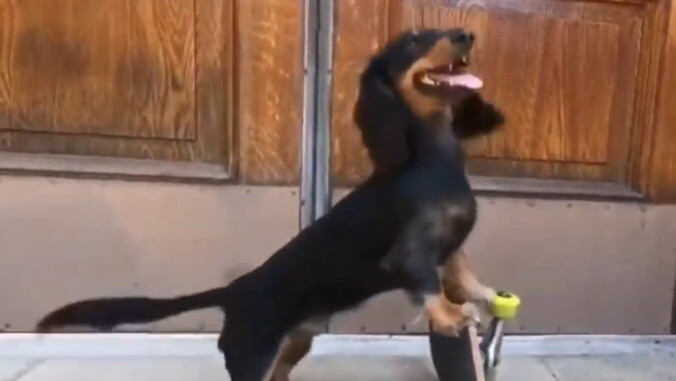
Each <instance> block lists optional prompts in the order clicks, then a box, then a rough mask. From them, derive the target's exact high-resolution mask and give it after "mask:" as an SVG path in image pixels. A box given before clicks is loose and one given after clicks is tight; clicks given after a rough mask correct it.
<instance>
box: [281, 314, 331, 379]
mask: <svg viewBox="0 0 676 381" xmlns="http://www.w3.org/2000/svg"><path fill="white" fill-rule="evenodd" d="M327 322H328V319H327V318H324V317H316V318H312V319H309V320H308V321H306V322H304V323H302V324H301V325H300V326H299V327H298V328H296V329H294V330H292V331H291V332H290V333H289V334H288V335H287V336H286V340H285V342H284V345H283V346H282V349H281V351H280V352H279V355H278V356H277V360H276V361H275V366H274V368H273V371H272V374H271V375H270V378H269V379H268V381H289V375H290V374H291V371H292V370H293V369H294V368H295V367H296V365H298V363H299V362H300V360H302V359H303V358H304V357H305V356H306V355H307V354H308V353H310V350H311V349H312V341H313V340H314V337H315V336H316V335H318V334H320V333H322V332H324V331H325V328H326V324H327Z"/></svg>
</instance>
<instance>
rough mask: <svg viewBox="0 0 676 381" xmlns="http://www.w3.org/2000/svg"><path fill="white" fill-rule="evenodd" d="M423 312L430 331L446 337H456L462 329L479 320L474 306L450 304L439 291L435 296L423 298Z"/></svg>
mask: <svg viewBox="0 0 676 381" xmlns="http://www.w3.org/2000/svg"><path fill="white" fill-rule="evenodd" d="M425 312H426V314H427V317H428V318H429V320H430V323H431V324H432V329H433V330H434V331H435V332H439V333H441V334H443V335H448V336H458V335H459V334H460V330H461V329H462V328H464V327H465V326H467V325H470V324H475V323H477V322H478V319H479V311H478V310H477V308H476V306H475V305H474V304H472V303H464V304H456V303H452V302H451V301H449V300H448V299H447V298H446V297H444V295H443V293H442V292H441V290H440V291H439V294H437V295H427V296H425Z"/></svg>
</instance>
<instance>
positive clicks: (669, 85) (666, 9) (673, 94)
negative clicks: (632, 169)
mask: <svg viewBox="0 0 676 381" xmlns="http://www.w3.org/2000/svg"><path fill="white" fill-rule="evenodd" d="M661 10H662V13H663V14H664V19H665V22H666V23H668V24H667V27H666V31H665V32H666V33H665V36H664V39H661V40H658V41H657V43H656V45H657V46H659V47H664V50H663V52H662V53H663V55H662V59H663V61H662V65H661V68H660V69H661V70H659V76H658V77H657V79H656V81H655V82H656V83H658V84H659V93H658V97H657V104H656V108H657V112H656V115H655V120H654V122H655V124H654V127H653V129H651V130H650V131H649V133H646V134H645V135H646V136H644V139H643V155H642V157H641V162H640V166H639V170H638V173H637V176H638V178H639V182H640V184H641V186H642V187H643V188H645V189H646V190H647V193H648V195H649V196H650V198H651V199H652V200H655V201H657V202H665V203H675V202H676V127H675V126H676V7H675V6H674V4H673V3H672V4H669V3H668V2H666V1H665V2H663V4H661ZM674 298H675V299H674V326H675V327H676V294H675V296H674ZM675 329H676V328H675Z"/></svg>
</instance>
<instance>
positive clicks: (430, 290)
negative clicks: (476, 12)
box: [37, 29, 503, 381]
mask: <svg viewBox="0 0 676 381" xmlns="http://www.w3.org/2000/svg"><path fill="white" fill-rule="evenodd" d="M473 40H474V36H473V35H472V34H471V33H469V32H467V31H465V30H462V29H451V30H436V29H434V30H432V29H431V30H424V31H409V32H404V33H402V34H401V35H400V36H399V37H398V38H396V39H394V40H393V41H391V42H390V43H388V44H387V45H386V46H384V47H383V48H382V49H381V51H379V52H378V53H377V54H376V55H375V56H374V57H373V58H372V59H371V61H370V62H369V65H368V67H367V68H366V70H365V71H364V73H363V75H362V77H361V88H360V96H359V99H358V101H357V105H356V107H355V121H356V124H357V125H358V127H359V128H360V130H361V133H362V136H363V140H364V144H365V146H366V147H367V150H369V153H370V156H371V159H372V161H373V162H374V168H375V170H374V173H373V174H372V175H371V176H370V177H369V178H368V179H366V181H364V182H363V183H362V184H360V185H359V186H358V187H356V188H355V189H354V190H353V191H352V192H351V193H350V194H348V195H347V196H346V197H345V198H343V199H342V200H341V201H340V202H338V203H337V204H336V205H335V206H334V207H333V208H332V209H331V210H330V211H329V212H328V213H327V214H325V215H324V216H322V217H321V218H319V219H318V220H317V221H315V222H314V223H313V224H312V225H310V226H309V227H307V228H305V229H303V230H301V231H300V232H299V233H298V234H297V235H296V236H295V237H294V238H292V239H291V240H290V241H289V242H288V243H286V244H285V245H284V246H283V247H281V248H280V249H279V250H277V251H276V252H275V253H274V254H273V255H272V256H271V257H270V258H268V259H267V260H266V261H265V262H264V263H262V264H261V265H260V266H258V267H257V268H255V269H253V270H252V271H250V272H248V273H246V274H244V275H242V276H240V277H239V278H237V279H235V280H233V281H232V282H231V283H230V284H229V285H227V286H225V287H220V288H215V289H211V290H207V291H203V292H199V293H196V294H190V295H185V296H179V297H174V298H166V299H152V298H148V297H119V298H99V299H89V300H83V301H79V302H75V303H71V304H68V305H66V306H63V307H61V308H59V309H57V310H55V311H53V312H51V313H49V314H47V315H46V316H45V317H44V318H42V319H41V320H40V321H39V323H38V325H37V331H38V332H50V331H53V330H55V329H57V328H60V327H64V326H73V325H75V326H77V325H79V326H90V327H93V328H95V329H99V330H111V329H113V328H114V327H116V326H118V325H120V324H125V323H147V322H151V321H157V320H160V319H164V318H166V317H169V316H172V315H176V314H179V313H182V312H186V311H190V310H196V309H202V308H209V307H219V308H221V309H222V310H223V311H224V313H225V316H226V318H225V321H224V326H223V329H222V331H221V333H220V336H219V339H218V348H219V350H220V351H221V352H222V354H223V356H224V358H225V363H226V369H227V371H228V372H229V374H230V377H231V379H232V380H233V381H262V380H265V379H272V380H278V381H279V380H286V379H288V374H289V372H290V371H291V369H292V368H293V366H294V365H295V364H296V363H297V362H298V361H299V360H300V359H301V358H302V357H303V356H304V355H305V354H306V353H307V352H308V351H309V349H310V345H311V342H312V337H313V336H314V335H315V334H317V333H319V332H321V331H323V329H324V322H326V321H327V320H328V318H330V316H332V315H333V314H335V313H337V312H341V311H345V310H348V309H353V308H356V307H358V306H359V305H360V304H361V303H363V302H364V301H366V300H368V299H369V298H371V297H373V296H376V295H378V294H380V293H383V292H386V291H390V290H397V289H402V290H404V291H406V292H407V294H409V295H410V296H411V299H412V300H413V301H414V302H415V303H417V304H419V305H420V306H421V307H422V308H423V310H424V312H425V313H426V315H427V316H428V318H429V319H430V322H431V325H432V327H433V329H434V330H436V331H438V332H441V333H444V334H449V335H453V334H457V333H458V331H459V330H460V329H461V328H463V327H464V326H465V325H467V324H473V323H474V322H475V321H476V320H477V317H478V311H477V307H476V305H475V304H474V303H472V302H473V301H476V302H480V303H487V302H489V301H490V300H492V295H494V294H491V293H492V292H493V291H492V289H491V288H489V287H487V286H484V285H483V284H481V283H479V282H478V280H476V277H474V276H473V274H472V273H471V271H470V270H469V267H468V266H467V265H466V263H465V262H464V261H463V258H464V256H463V255H462V254H461V253H459V248H460V247H461V245H462V243H463V242H464V241H465V239H466V238H467V236H468V235H469V233H470V232H471V230H472V228H473V226H474V223H475V220H476V202H475V199H474V197H473V195H472V192H471V189H470V186H469V184H468V181H467V178H466V175H465V169H464V158H463V152H462V148H461V146H460V142H459V139H465V138H469V137H474V136H478V135H482V134H487V133H489V132H491V131H493V130H494V129H496V128H497V127H498V126H499V125H501V124H502V122H503V118H502V115H501V113H500V112H499V110H498V109H497V108H495V107H494V106H493V105H490V104H488V103H485V102H484V101H483V100H482V99H481V97H480V96H478V94H477V93H476V89H478V88H479V87H480V86H481V81H480V79H478V78H476V77H474V76H472V75H471V74H469V73H466V72H465V67H466V66H467V63H468V55H469V53H470V50H471V48H472V45H473ZM454 115H455V119H454ZM439 269H443V271H442V273H443V274H442V275H443V278H444V281H443V282H442V281H441V278H440V274H439ZM446 279H450V280H452V281H453V282H454V283H449V282H447V281H446ZM447 285H451V287H452V288H453V290H455V291H454V292H456V291H457V290H461V292H459V294H462V297H463V298H464V299H463V302H462V304H460V303H454V302H452V301H451V300H450V299H449V298H446V297H444V294H445V291H444V288H448V287H447ZM489 299H490V300H489Z"/></svg>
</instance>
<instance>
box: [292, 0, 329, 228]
mask: <svg viewBox="0 0 676 381" xmlns="http://www.w3.org/2000/svg"><path fill="white" fill-rule="evenodd" d="M303 10H304V23H305V28H304V36H305V37H304V57H303V65H304V90H303V105H304V112H303V126H302V145H301V156H302V157H301V184H300V228H301V229H303V228H305V227H307V226H308V225H310V224H311V223H312V222H314V221H315V220H316V219H317V218H319V217H321V216H322V215H324V213H326V212H327V211H328V210H329V208H330V207H331V200H332V186H331V181H330V177H331V176H330V168H331V164H330V157H331V140H330V138H331V121H330V117H331V82H332V72H333V27H334V2H333V0H305V1H304V8H303Z"/></svg>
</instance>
